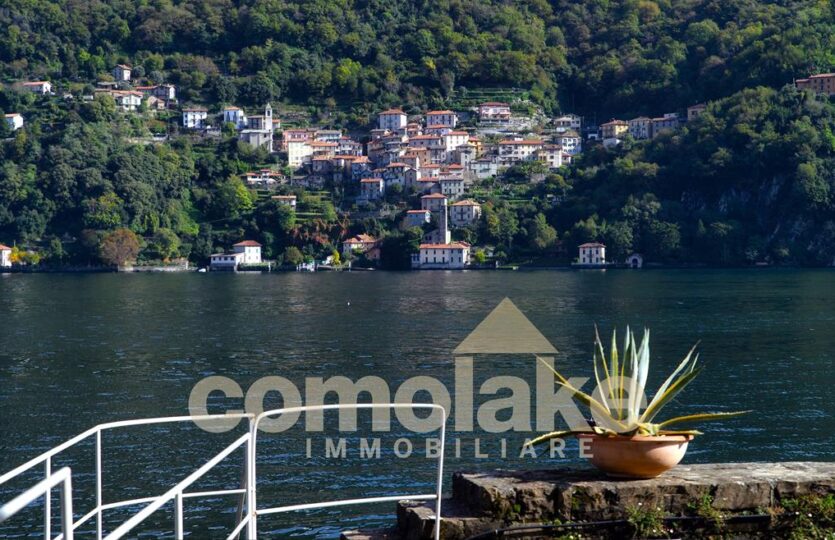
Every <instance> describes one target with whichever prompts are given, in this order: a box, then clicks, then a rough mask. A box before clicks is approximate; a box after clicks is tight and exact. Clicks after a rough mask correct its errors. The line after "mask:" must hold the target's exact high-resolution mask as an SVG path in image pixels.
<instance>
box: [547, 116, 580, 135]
mask: <svg viewBox="0 0 835 540" xmlns="http://www.w3.org/2000/svg"><path fill="white" fill-rule="evenodd" d="M582 127H583V120H582V119H581V118H580V117H579V116H577V115H576V114H564V115H562V116H560V117H557V118H554V129H555V130H556V131H557V132H558V133H563V132H565V131H569V130H572V131H577V132H579V131H580V130H581V128H582Z"/></svg>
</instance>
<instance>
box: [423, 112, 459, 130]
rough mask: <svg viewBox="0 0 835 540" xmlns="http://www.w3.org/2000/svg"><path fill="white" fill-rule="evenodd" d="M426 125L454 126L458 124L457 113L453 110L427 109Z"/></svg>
mask: <svg viewBox="0 0 835 540" xmlns="http://www.w3.org/2000/svg"><path fill="white" fill-rule="evenodd" d="M425 118H426V126H427V127H429V126H444V127H448V128H454V127H455V126H457V125H458V115H457V114H455V113H454V112H453V111H429V112H428V113H426V117H425Z"/></svg>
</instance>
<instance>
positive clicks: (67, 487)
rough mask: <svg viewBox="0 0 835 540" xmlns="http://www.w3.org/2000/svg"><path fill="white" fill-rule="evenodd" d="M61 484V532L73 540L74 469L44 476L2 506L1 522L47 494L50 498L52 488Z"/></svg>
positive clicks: (0, 509)
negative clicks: (47, 476)
mask: <svg viewBox="0 0 835 540" xmlns="http://www.w3.org/2000/svg"><path fill="white" fill-rule="evenodd" d="M58 484H61V532H62V533H63V536H64V538H66V539H67V540H72V533H73V528H74V527H73V523H72V471H71V470H70V468H69V467H64V468H63V469H59V470H57V471H55V474H53V475H51V476H50V477H49V478H44V479H43V480H41V481H40V482H38V483H37V484H35V485H34V486H32V487H30V488H29V489H27V490H26V491H24V492H23V493H21V494H20V495H18V496H17V497H15V498H14V499H12V500H11V501H9V502H7V503H6V504H4V505H3V507H2V508H0V523H2V522H3V521H5V520H6V519H8V518H10V517H11V516H13V515H15V514H17V513H18V512H20V511H21V510H23V509H24V508H26V507H27V506H29V505H30V504H32V503H33V502H34V501H35V500H37V499H39V498H41V497H43V496H44V495H46V498H47V500H49V496H50V493H51V492H52V488H54V487H55V486H56V485H58Z"/></svg>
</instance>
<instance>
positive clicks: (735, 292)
mask: <svg viewBox="0 0 835 540" xmlns="http://www.w3.org/2000/svg"><path fill="white" fill-rule="evenodd" d="M833 283H835V274H833V272H832V271H828V270H777V269H773V270H772V269H768V270H756V271H754V270H675V271H659V270H653V271H609V272H598V271H583V272H544V271H543V272H440V271H439V272H413V273H384V272H362V273H360V272H355V273H317V274H295V273H292V274H264V275H255V274H253V275H232V274H173V275H148V274H131V275H116V274H96V275H0V313H2V315H0V317H1V318H0V470H2V471H6V470H8V469H11V468H12V467H14V466H16V465H18V464H20V463H23V462H24V461H26V460H28V459H30V458H32V457H34V456H36V455H37V454H38V453H40V452H41V451H43V450H45V449H48V448H50V447H52V446H54V445H56V444H58V443H60V442H61V441H63V440H65V439H67V438H69V437H70V436H72V435H74V434H76V433H79V432H81V431H83V430H85V429H87V428H89V427H91V426H93V425H95V424H97V423H101V422H105V421H111V420H122V419H129V418H137V417H151V416H167V415H183V414H187V413H188V397H189V393H190V392H191V389H192V387H193V386H194V384H195V383H196V382H197V381H199V380H201V379H203V378H204V377H207V376H210V375H222V376H226V377H230V378H232V379H233V380H235V381H236V382H237V383H238V384H240V386H241V387H242V389H243V390H244V391H246V390H247V389H248V388H249V386H250V385H251V384H252V383H253V382H255V381H256V380H258V379H259V378H261V377H265V376H274V375H277V376H282V377H286V378H288V379H290V380H291V381H293V382H294V383H295V384H297V385H298V386H299V387H300V388H303V387H304V381H305V378H306V377H326V378H327V377H330V376H335V375H344V376H347V377H350V378H351V379H353V380H356V379H358V378H360V377H362V376H365V375H377V376H380V377H382V378H383V379H385V381H386V382H388V384H389V386H390V388H391V389H392V391H393V390H395V389H396V388H397V387H398V386H399V385H400V384H401V383H402V382H403V381H404V380H406V379H408V378H410V377H415V376H419V375H428V376H432V377H435V378H437V379H439V380H440V381H442V382H443V383H444V384H445V385H446V386H447V387H448V388H450V389H452V388H453V365H454V361H453V355H452V350H453V349H454V348H455V347H456V345H458V343H460V342H461V341H462V340H463V339H464V338H465V337H466V336H467V335H468V334H469V333H470V331H471V330H472V329H473V328H475V326H476V325H477V324H478V323H479V322H480V321H481V320H482V319H483V318H484V317H485V316H486V315H487V314H488V313H489V312H490V311H491V310H492V309H493V308H494V307H495V306H496V305H497V304H498V303H499V302H500V301H501V300H502V299H503V298H505V297H508V298H510V299H511V300H512V301H513V302H514V303H515V304H516V306H518V307H519V309H520V310H521V311H522V312H524V313H525V315H526V316H527V317H528V318H529V319H530V320H531V321H532V322H533V324H534V325H536V327H537V328H538V329H539V330H540V331H541V332H542V333H543V334H544V336H545V337H546V338H547V339H548V340H549V341H550V342H551V343H552V344H553V345H554V346H555V347H556V348H557V349H558V351H559V353H558V354H557V355H556V362H557V365H558V367H559V368H560V369H561V370H562V371H563V372H565V373H566V374H570V375H572V376H592V371H591V362H590V359H591V352H592V340H593V336H594V324H597V325H598V326H599V327H600V328H601V331H602V332H603V333H604V335H608V334H609V333H610V332H611V329H612V328H613V327H615V326H617V327H618V328H619V329H620V330H622V329H623V327H624V326H625V325H626V324H631V325H632V326H633V327H635V328H640V327H642V326H648V327H650V328H651V329H652V330H653V360H654V363H653V365H654V368H655V371H654V377H653V376H652V375H651V377H650V385H649V386H650V388H651V389H654V388H655V387H657V386H658V385H659V384H660V382H661V380H659V379H662V378H663V377H664V376H666V374H667V372H668V371H669V370H671V369H672V368H673V367H674V366H675V364H676V363H677V362H678V361H679V360H680V359H681V358H682V356H683V355H684V354H685V353H686V351H687V350H688V349H689V347H690V346H691V345H693V344H694V343H695V342H696V341H701V344H700V347H699V350H700V351H701V358H702V362H703V363H704V364H705V365H706V366H707V369H706V370H705V372H704V373H703V374H702V375H701V376H700V378H699V379H697V380H696V381H695V382H694V383H693V384H692V385H691V386H690V387H689V388H688V389H687V391H685V392H684V393H683V394H682V395H681V397H680V398H679V400H678V402H677V403H675V404H674V405H673V406H672V407H671V408H670V410H669V413H670V414H673V413H687V412H701V411H705V410H736V409H754V411H755V412H754V413H752V414H750V415H748V416H745V417H742V418H739V419H733V420H728V421H725V422H721V423H715V424H711V425H704V426H702V427H703V429H704V431H705V432H706V434H705V435H704V436H701V437H698V438H697V439H696V441H695V442H693V443H692V444H691V447H690V451H689V452H688V454H687V456H686V458H685V461H688V462H707V461H762V460H833V459H835V450H833V447H835V446H834V445H835V419H833V412H835V405H833V398H832V396H833V383H835V370H833V361H835V352H834V351H835V285H833ZM475 364H476V389H478V387H479V385H480V381H483V380H486V379H487V378H488V377H491V376H494V375H515V376H517V377H521V378H523V379H526V380H529V381H531V387H532V388H533V386H534V385H533V380H534V364H535V360H534V359H533V358H532V357H530V358H520V357H511V356H477V357H476V359H475ZM272 397H275V395H274V394H273V395H272ZM418 397H419V398H422V399H425V397H426V396H425V395H423V394H419V395H418ZM492 397H493V398H495V397H496V396H492ZM500 397H501V396H500ZM271 399H272V398H271ZM485 399H487V398H483V397H482V398H479V397H477V398H476V405H478V403H479V402H480V401H484V400H485ZM224 403H225V404H226V405H229V406H230V407H232V406H234V407H239V406H241V400H232V399H230V400H226V401H225V402H224ZM224 403H220V400H214V401H213V410H212V412H222V408H219V406H220V405H222V404H224ZM267 405H268V406H270V407H272V406H278V405H280V401H279V400H278V399H277V398H276V399H275V400H268V403H267ZM327 420H328V421H327V422H326V432H325V433H315V434H309V433H305V431H304V430H303V427H304V425H303V424H304V423H303V422H299V423H298V424H299V425H298V426H297V427H294V428H292V429H290V430H288V431H287V432H285V433H282V434H262V435H261V436H260V437H259V462H258V466H259V491H258V493H259V506H278V505H282V504H293V503H302V502H314V501H321V500H332V499H337V498H352V497H361V496H376V495H385V494H394V493H402V492H406V493H413V492H416V491H422V492H431V491H432V489H433V482H434V480H433V475H434V464H435V462H434V460H430V459H426V458H425V457H424V455H423V454H422V448H423V447H422V444H423V436H421V435H414V434H408V433H406V432H405V430H404V429H403V428H402V427H401V426H400V425H399V424H397V423H396V422H395V423H394V425H393V426H392V431H391V432H390V433H383V434H373V433H371V432H370V431H369V430H368V425H369V422H370V415H367V416H366V415H363V414H361V415H360V422H359V424H360V427H359V430H358V431H357V432H356V433H348V434H344V433H343V434H341V435H342V436H344V437H346V438H347V439H348V441H347V451H348V455H349V459H345V460H340V459H333V458H327V457H325V455H324V443H325V439H324V437H326V436H331V437H339V436H340V433H339V432H338V431H337V430H336V427H335V418H331V417H330V416H329V417H328V418H327ZM453 427H454V426H452V425H450V429H452V428H453ZM241 430H242V427H241V428H239V429H238V430H237V431H233V432H229V433H224V434H219V435H209V434H206V433H203V432H201V431H200V430H198V429H196V428H195V427H194V426H192V425H185V426H181V427H180V428H177V429H165V430H163V429H159V428H132V429H127V430H119V431H116V432H113V433H108V434H107V435H106V436H105V438H104V445H105V470H104V472H105V481H104V483H105V490H104V493H105V501H106V502H111V501H114V500H120V499H126V498H134V497H140V496H149V495H153V494H157V493H162V492H163V491H165V489H167V487H169V486H171V485H173V484H174V483H175V482H176V481H178V480H179V479H180V478H182V477H184V476H185V474H187V471H190V470H191V469H193V468H195V467H196V466H198V465H199V464H200V463H202V462H203V461H205V460H206V459H208V458H209V457H210V456H211V455H212V454H213V453H215V452H217V451H219V449H221V448H222V447H223V446H224V445H225V444H228V442H230V441H231V440H233V439H234V438H236V437H237V436H239V435H240V433H242V431H241ZM529 435H531V434H530V433H515V432H509V433H499V434H487V433H483V432H479V431H478V430H477V431H476V432H475V433H455V432H454V431H452V432H450V433H449V437H450V440H451V442H450V445H449V446H448V452H447V459H448V461H447V465H446V468H447V471H448V474H447V475H446V476H447V481H448V479H449V474H451V472H453V471H455V470H472V469H477V468H484V469H487V468H495V467H505V468H520V467H551V466H554V465H557V464H567V463H574V464H576V463H579V461H580V460H579V458H578V457H577V452H576V448H574V447H572V446H571V444H569V447H568V450H567V455H566V459H553V460H552V459H549V458H548V457H540V458H538V459H530V458H523V459H520V458H519V457H518V448H519V445H520V444H521V442H522V441H523V440H524V438H525V437H526V436H529ZM401 436H403V437H411V438H412V439H413V440H414V441H415V449H416V451H415V455H413V456H412V457H410V458H408V459H397V458H396V457H395V456H394V455H393V446H394V441H395V439H397V438H398V437H401ZM360 437H380V438H381V448H382V456H381V458H380V459H379V460H377V459H371V460H369V459H360V458H359V457H358V456H357V452H358V448H357V446H358V443H357V440H358V438H360ZM474 437H479V438H480V439H481V451H482V452H483V453H487V455H488V457H486V458H476V457H475V455H474V448H473V446H474ZM308 438H310V439H311V443H310V444H311V448H312V452H311V457H310V458H308V457H307V456H306V453H307V452H306V444H307V443H306V441H307V439H308ZM456 438H457V439H459V440H460V445H461V449H460V456H459V457H456V455H455V448H454V442H452V441H454V440H455V439H456ZM502 438H504V439H505V440H506V441H507V443H506V444H507V453H508V457H507V458H504V459H503V458H501V457H500V454H499V452H500V449H499V441H500V440H501V439H502ZM572 449H573V450H574V451H572ZM418 450H420V452H419V451H418ZM64 464H68V465H71V466H72V467H73V469H74V482H75V484H76V485H75V487H76V489H77V490H78V496H77V498H76V501H75V504H76V507H77V508H78V509H79V511H80V510H84V511H86V510H87V509H89V508H90V506H89V505H90V504H91V501H92V499H91V492H92V487H93V477H92V476H91V473H92V471H93V468H92V467H93V459H92V446H91V445H89V444H88V445H80V446H79V447H78V448H77V449H75V450H74V451H73V452H71V453H69V454H68V455H67V456H66V457H65V458H62V459H59V460H56V462H55V467H58V466H62V465H64ZM238 475H239V462H237V461H236V462H234V463H232V462H230V463H229V464H228V465H223V466H221V467H219V468H218V469H217V471H216V474H215V475H213V476H212V477H210V478H208V479H206V480H205V481H203V482H201V484H200V485H199V487H200V488H206V489H216V488H220V487H229V488H231V487H235V485H236V484H237V481H238ZM35 479H36V477H35V476H34V475H32V476H29V477H27V478H25V479H24V480H26V481H29V482H34V481H35ZM24 484H26V482H22V483H21V484H18V485H15V486H11V487H15V488H20V487H23V485H24ZM9 488H10V486H4V488H0V494H2V495H3V499H8V498H9V497H10V496H11V495H12V492H10V491H9ZM234 505H235V501H234V499H233V498H229V497H227V498H225V499H212V500H190V501H187V503H186V512H187V514H186V528H187V530H189V531H191V532H192V533H193V534H194V536H195V537H201V538H202V537H206V536H212V537H220V536H223V537H225V534H226V532H228V530H229V527H230V526H231V524H232V523H233V520H234ZM56 506H57V502H56ZM393 506H394V505H393V504H383V505H375V506H369V507H359V508H349V509H342V510H340V509H327V510H321V511H316V512H309V513H305V514H295V515H292V516H290V517H288V516H284V517H269V518H262V519H261V520H260V523H259V525H260V529H261V531H262V532H263V533H264V534H267V532H269V533H270V534H272V535H273V536H285V537H288V536H299V537H335V536H336V535H338V532H339V531H340V530H342V529H346V528H351V527H356V526H377V525H387V524H390V523H391V516H392V515H393ZM133 510H134V511H135V510H136V509H133ZM40 511H41V510H40V509H38V508H33V509H30V510H27V511H26V512H24V513H22V514H20V515H19V516H17V517H15V518H14V519H13V520H12V521H9V522H7V523H5V524H3V525H0V535H2V536H4V537H10V536H15V535H26V534H27V533H29V532H39V531H40V530H41V529H40V519H41V518H40ZM110 515H112V516H116V515H115V514H110ZM116 517H118V516H116ZM112 523H113V521H108V524H111V525H112ZM171 523H172V522H171V514H170V512H168V513H166V512H160V513H159V516H157V517H156V518H155V519H152V520H150V521H148V522H146V523H145V524H144V525H145V526H144V527H143V529H141V530H143V531H147V532H148V533H149V534H155V533H156V532H165V533H166V534H170V531H171ZM56 526H57V525H56Z"/></svg>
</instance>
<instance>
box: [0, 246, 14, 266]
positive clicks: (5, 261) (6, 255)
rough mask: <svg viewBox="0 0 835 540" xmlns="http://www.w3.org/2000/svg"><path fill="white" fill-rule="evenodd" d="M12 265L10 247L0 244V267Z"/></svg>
mask: <svg viewBox="0 0 835 540" xmlns="http://www.w3.org/2000/svg"><path fill="white" fill-rule="evenodd" d="M11 267H12V248H10V247H9V246H4V245H3V244H0V268H11Z"/></svg>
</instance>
